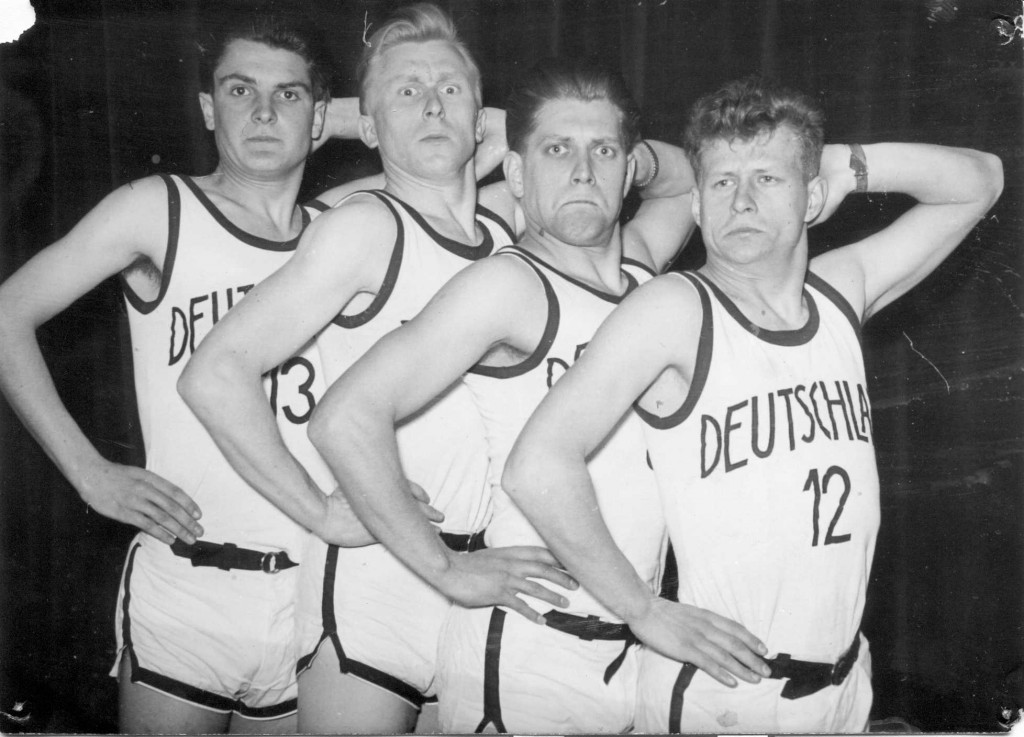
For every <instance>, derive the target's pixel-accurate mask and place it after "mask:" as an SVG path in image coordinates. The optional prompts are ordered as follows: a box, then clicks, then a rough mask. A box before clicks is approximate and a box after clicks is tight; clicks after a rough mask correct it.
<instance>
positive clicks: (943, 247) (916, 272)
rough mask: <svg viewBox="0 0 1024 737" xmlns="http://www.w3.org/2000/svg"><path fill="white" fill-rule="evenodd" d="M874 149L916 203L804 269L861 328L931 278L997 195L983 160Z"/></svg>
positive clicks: (896, 147) (933, 151) (992, 167)
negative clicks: (846, 305) (832, 291)
mask: <svg viewBox="0 0 1024 737" xmlns="http://www.w3.org/2000/svg"><path fill="white" fill-rule="evenodd" d="M883 146H884V147H886V148H884V149H883ZM876 148H877V149H878V150H879V151H881V152H884V153H887V154H889V158H891V159H893V160H894V161H897V162H898V164H899V166H898V173H899V176H900V180H901V181H908V182H911V185H905V186H906V187H907V191H908V193H910V194H913V191H912V190H911V189H910V187H911V186H913V187H916V188H918V189H919V190H920V192H921V193H920V195H919V199H920V200H923V201H919V203H918V204H916V205H915V206H913V207H912V208H910V210H908V211H907V212H906V213H904V214H903V215H902V216H901V217H899V218H898V219H897V220H896V221H895V222H893V223H892V224H891V225H889V226H888V227H887V228H885V229H884V230H882V231H880V232H878V233H875V234H874V235H871V236H869V237H868V238H865V239H863V240H861V241H859V242H857V243H853V244H850V245H848V246H844V247H842V248H837V249H834V250H832V251H829V252H827V253H824V254H822V255H821V256H818V257H817V258H815V259H814V260H813V261H812V262H811V268H812V269H813V270H814V271H815V272H816V273H818V274H820V275H821V276H822V277H823V278H825V279H826V280H827V281H829V282H830V283H831V284H833V286H835V287H836V288H837V289H839V290H840V291H841V292H842V293H843V295H844V296H845V297H846V298H847V299H848V300H849V301H850V304H851V305H852V306H853V308H854V310H856V311H857V312H858V313H859V314H861V315H863V319H865V320H866V319H867V318H868V317H870V316H871V315H873V314H874V313H876V312H878V311H879V310H880V309H882V308H883V307H885V306H886V305H888V304H890V303H891V302H893V301H894V300H896V299H898V298H899V297H901V296H902V295H904V294H906V293H907V292H908V291H909V290H910V289H912V288H913V287H914V286H916V285H917V284H918V283H920V282H921V281H922V280H923V279H924V278H925V277H926V276H928V274H930V273H931V272H932V271H934V270H935V268H936V267H937V266H938V265H939V264H940V263H941V262H942V261H943V260H944V259H945V258H946V257H947V256H948V255H949V254H950V253H951V252H952V251H953V249H954V248H956V246H957V245H958V244H959V243H960V242H961V241H962V240H963V239H964V238H965V237H966V236H967V234H968V233H969V232H970V231H971V229H972V228H974V226H975V225H976V224H977V223H978V221H979V220H980V219H981V217H983V216H984V214H985V213H986V212H987V211H988V209H989V208H990V207H991V206H992V204H993V203H994V202H995V200H996V198H997V197H998V196H999V192H1000V191H1001V189H1002V169H1001V165H1000V163H999V160H998V159H997V158H996V157H994V156H991V155H989V154H984V153H981V152H978V151H970V150H966V149H951V148H945V147H938V146H928V145H925V144H879V145H877V146H876ZM891 166H894V165H891ZM894 168H895V167H894ZM893 191H904V190H903V189H897V188H896V187H895V186H894V187H893Z"/></svg>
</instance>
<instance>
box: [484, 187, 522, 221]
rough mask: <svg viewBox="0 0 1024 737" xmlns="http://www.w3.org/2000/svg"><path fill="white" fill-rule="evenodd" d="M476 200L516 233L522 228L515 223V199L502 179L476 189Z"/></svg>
mask: <svg viewBox="0 0 1024 737" xmlns="http://www.w3.org/2000/svg"><path fill="white" fill-rule="evenodd" d="M476 201H477V202H478V203H479V204H480V205H482V206H484V207H486V208H487V209H488V210H490V211H491V212H493V213H495V214H496V215H498V216H500V217H501V219H502V220H504V221H505V222H506V223H508V225H509V226H510V227H511V228H512V229H513V230H514V231H515V232H516V233H521V232H522V228H521V227H520V225H519V224H518V223H516V200H515V198H514V197H513V196H512V192H511V191H509V188H508V183H507V182H505V181H504V180H503V181H500V182H495V183H494V184H488V185H487V186H486V187H481V188H480V189H479V190H478V191H477V195H476Z"/></svg>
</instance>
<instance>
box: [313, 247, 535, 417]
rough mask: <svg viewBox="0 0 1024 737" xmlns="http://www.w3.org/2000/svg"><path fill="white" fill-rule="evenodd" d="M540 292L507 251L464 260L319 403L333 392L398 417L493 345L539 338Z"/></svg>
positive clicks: (326, 405)
mask: <svg viewBox="0 0 1024 737" xmlns="http://www.w3.org/2000/svg"><path fill="white" fill-rule="evenodd" d="M538 292H539V294H538ZM543 294H544V292H543V287H542V286H541V284H540V282H539V281H538V280H537V278H536V277H535V276H533V275H532V274H531V273H529V272H528V267H526V266H525V265H522V264H518V263H515V262H514V261H513V259H511V258H506V257H497V258H489V259H484V260H483V261H479V262H477V263H475V264H473V265H471V266H469V267H468V268H466V269H464V270H463V271H461V272H460V273H458V274H456V275H455V277H453V278H452V279H451V281H449V282H448V283H447V284H446V285H445V286H444V287H442V288H441V290H440V291H439V292H438V293H437V294H436V295H435V296H434V298H433V299H432V300H431V301H430V302H429V303H428V304H427V306H426V307H424V308H423V310H422V311H421V312H420V313H419V314H418V315H417V316H416V317H414V318H413V319H412V320H410V321H409V322H407V323H405V324H404V325H403V326H401V327H400V328H398V329H396V330H394V331H392V332H391V333H389V334H388V335H386V336H384V337H383V338H382V339H381V340H380V341H378V342H377V343H376V345H374V346H373V348H371V349H370V350H369V351H368V352H367V353H366V354H365V355H364V356H363V357H362V358H361V359H360V360H359V361H357V362H356V363H355V364H354V365H353V366H352V367H351V368H350V369H349V370H348V371H347V372H345V374H344V375H343V376H342V377H341V378H340V379H339V380H338V381H337V382H335V384H334V386H332V387H331V389H330V390H329V392H328V396H326V397H325V398H324V401H323V402H322V403H321V407H322V410H321V411H323V412H330V411H331V410H330V409H328V408H329V407H330V405H331V404H332V403H333V402H332V395H337V397H336V399H337V401H339V402H340V401H342V400H343V401H344V402H346V403H347V402H357V403H360V404H373V405H374V406H376V407H378V408H381V410H382V411H385V412H388V413H389V414H391V416H392V419H394V420H395V421H400V420H401V419H403V418H405V417H407V416H409V415H411V414H413V413H415V412H417V411H418V410H420V409H421V408H423V407H424V406H426V405H427V404H428V403H429V402H430V401H432V400H433V399H434V398H435V397H437V396H438V395H439V394H441V393H442V392H443V391H444V390H445V389H446V388H447V387H449V386H450V385H451V384H452V383H454V382H455V381H458V380H459V379H460V377H461V376H462V375H463V374H464V373H465V372H466V371H467V370H469V369H470V368H472V367H473V366H474V365H475V364H477V363H478V362H479V361H480V359H481V358H483V357H484V356H485V355H486V354H487V353H488V352H489V351H490V350H491V349H492V348H493V347H494V346H497V345H502V344H507V345H512V346H513V347H515V348H524V349H526V348H525V345H524V344H527V343H529V340H530V335H531V334H532V333H536V338H537V340H539V336H540V335H541V334H542V333H543V327H544V322H545V317H546V310H545V309H544V307H545V305H544V298H543ZM531 347H532V346H531Z"/></svg>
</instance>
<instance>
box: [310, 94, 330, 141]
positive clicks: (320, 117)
mask: <svg viewBox="0 0 1024 737" xmlns="http://www.w3.org/2000/svg"><path fill="white" fill-rule="evenodd" d="M326 119H327V102H326V101H325V100H321V101H320V102H318V103H316V104H315V105H313V140H314V141H319V140H320V136H322V135H323V134H324V121H325V120H326Z"/></svg>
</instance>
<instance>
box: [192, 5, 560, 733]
mask: <svg viewBox="0 0 1024 737" xmlns="http://www.w3.org/2000/svg"><path fill="white" fill-rule="evenodd" d="M360 81H361V83H360V108H361V109H362V110H363V111H364V114H363V115H362V116H361V117H360V118H359V127H360V136H361V138H362V140H363V141H364V142H365V143H366V144H367V145H369V146H370V147H374V148H378V149H379V151H380V155H381V162H382V164H383V168H384V176H385V182H386V183H385V186H384V188H383V189H381V190H373V191H367V192H359V193H356V194H354V195H352V196H351V197H349V198H347V199H345V200H344V201H342V202H340V203H339V204H337V206H335V207H334V208H333V209H331V210H330V211H328V212H327V213H325V214H324V215H322V216H321V217H320V218H318V219H317V220H316V221H315V222H314V223H313V225H312V226H311V227H310V228H309V229H308V231H307V232H306V234H305V235H304V236H303V239H302V243H301V245H300V246H299V248H298V251H297V252H296V255H295V257H294V258H293V259H291V260H290V261H289V262H288V264H287V265H286V266H285V267H283V268H282V269H281V270H280V271H278V272H277V273H276V274H274V275H273V276H272V277H271V278H269V279H267V280H266V281H264V282H263V283H262V284H260V285H259V286H257V287H256V288H255V289H254V290H253V291H252V293H251V294H250V295H249V296H248V297H247V299H246V300H245V302H244V303H243V304H242V305H240V306H239V307H237V308H236V309H234V310H232V312H231V314H230V315H228V316H227V317H225V319H224V320H222V321H221V322H220V324H219V325H218V326H217V329H216V330H214V331H213V332H212V333H211V335H210V336H209V337H208V339H207V340H205V341H204V342H203V345H202V346H201V347H200V348H199V349H198V350H197V352H196V354H195V356H194V357H193V360H192V361H191V363H190V365H189V367H188V369H187V370H186V371H185V373H184V374H183V375H182V380H181V382H180V389H181V392H182V395H183V396H184V397H185V399H186V401H187V402H188V403H189V405H190V406H191V407H192V408H193V409H194V410H195V412H196V415H197V416H198V417H199V419H200V420H201V421H202V422H203V424H204V425H205V426H206V428H207V429H208V431H209V432H210V434H211V435H212V436H213V438H214V439H215V440H216V441H217V443H218V445H219V446H220V447H221V448H222V449H223V451H224V453H225V455H226V456H227V457H228V458H229V459H230V460H231V462H232V464H233V465H234V467H235V468H236V469H237V471H238V472H239V473H240V474H241V475H242V477H243V478H245V479H247V480H248V481H249V482H250V483H251V484H252V485H253V487H254V488H256V489H257V490H259V491H260V492H261V493H262V494H263V495H264V496H266V497H267V498H268V499H271V500H273V501H274V503H275V504H277V505H278V506H279V507H280V508H282V509H284V510H285V511H287V512H288V514H289V515H290V516H291V517H292V518H293V519H294V520H296V521H297V522H298V523H299V524H300V525H302V526H303V527H306V528H308V529H310V530H312V531H313V532H314V533H315V534H316V535H317V536H318V539H316V540H313V541H312V542H311V543H310V545H309V547H308V549H307V550H306V553H305V555H304V557H303V566H302V572H301V575H302V581H301V583H300V595H299V604H298V606H299V615H298V624H297V629H298V632H297V640H298V643H299V644H298V647H299V649H300V653H301V655H302V657H301V660H300V663H299V668H300V677H299V686H300V694H299V728H300V730H301V731H303V732H314V733H315V732H321V733H325V732H345V733H351V732H371V733H373V732H406V731H409V730H411V729H412V727H413V725H414V724H415V721H416V718H417V713H418V712H419V711H420V708H421V706H422V705H423V704H424V703H425V702H426V701H427V700H428V699H429V697H430V696H431V694H432V691H433V681H434V673H435V660H436V643H437V635H438V632H439V630H440V627H441V624H442V622H443V621H444V619H445V617H446V616H447V613H448V610H449V609H450V607H451V602H450V600H449V599H448V596H449V595H452V594H457V593H458V592H453V591H451V590H447V589H442V590H441V591H437V590H435V589H433V588H432V587H430V586H429V585H427V584H426V583H424V581H423V580H422V579H420V578H419V577H418V576H417V575H416V574H415V573H414V572H413V571H411V570H409V569H408V568H406V567H405V565H403V563H402V562H401V561H399V560H397V559H396V558H395V557H394V556H393V555H392V554H391V553H390V552H389V551H388V550H387V548H385V547H383V546H381V545H376V544H371V543H373V542H375V541H374V540H373V538H371V537H367V536H365V535H362V536H355V537H353V538H347V539H339V538H337V537H335V536H333V535H331V534H329V533H330V529H329V526H328V525H326V524H325V523H326V522H329V521H330V517H331V510H332V509H334V508H340V507H344V506H345V496H344V495H342V494H338V493H333V494H331V493H329V492H331V491H332V490H333V489H334V483H333V481H332V482H330V483H328V484H325V483H324V482H322V481H321V480H319V479H316V478H312V477H310V475H309V474H308V473H306V471H305V470H304V468H303V464H302V462H301V460H300V459H297V458H295V457H294V456H293V455H292V454H291V453H289V450H288V447H287V446H286V444H285V443H284V442H283V441H282V437H281V433H280V432H279V430H278V427H277V426H276V425H275V424H274V423H273V421H272V417H271V413H270V411H269V410H268V407H267V403H266V399H265V397H264V396H263V395H262V393H261V392H260V390H259V383H260V377H261V376H262V375H263V374H264V373H265V372H266V371H268V370H270V369H271V368H272V367H273V366H275V365H277V364H278V363H279V362H280V361H282V360H285V359H286V358H287V357H288V356H290V355H291V354H292V353H294V352H295V351H296V350H297V349H299V348H300V347H301V346H303V345H305V344H306V343H308V342H309V341H310V340H311V339H312V338H314V337H316V339H317V346H318V352H319V354H320V357H321V360H322V362H323V367H324V373H325V376H326V378H327V379H328V380H329V381H330V380H333V379H334V378H336V377H337V376H339V375H340V374H341V373H342V372H344V371H345V369H347V368H348V367H349V366H350V365H351V364H352V363H353V362H354V361H355V360H356V359H358V358H359V357H360V356H361V355H362V354H363V353H364V352H365V351H366V350H367V349H368V348H369V347H370V346H371V345H373V343H374V342H376V341H377V340H378V339H379V338H380V337H381V336H382V335H384V334H385V333H387V332H389V331H391V330H392V329H394V328H396V327H398V326H399V325H400V324H401V323H402V322H404V321H405V320H408V319H410V318H412V317H413V316H415V315H416V313H417V312H419V311H420V309H422V307H423V305H425V304H426V303H427V301H428V300H429V299H430V297H431V296H433V294H434V293H435V292H436V291H437V289H438V288H439V287H440V286H441V285H443V284H444V283H445V282H446V281H447V280H448V279H449V278H450V277H451V276H452V275H453V274H455V273H456V272H457V271H459V270H460V269H462V268H463V267H465V266H466V265H467V264H469V263H472V262H474V261H477V260H480V259H482V258H483V257H485V256H487V255H489V254H490V253H491V252H492V251H493V250H494V249H496V248H499V247H501V246H502V245H505V244H507V243H510V242H511V241H512V238H513V231H512V228H511V227H510V225H509V223H512V222H514V220H515V215H514V207H513V203H512V201H511V198H510V197H509V196H508V194H507V190H506V189H505V187H504V186H503V185H497V186H492V187H490V188H487V189H485V190H483V191H481V192H480V193H479V196H478V192H477V187H476V177H475V173H474V169H473V165H472V164H473V155H474V150H475V148H476V146H477V144H478V143H479V142H480V141H481V139H482V138H483V136H484V134H485V124H486V121H485V115H484V112H483V110H482V109H481V100H480V79H479V73H478V72H477V69H476V66H475V64H473V63H472V60H471V59H470V58H469V55H468V53H467V52H466V50H465V48H464V47H463V45H462V44H461V42H460V41H459V39H458V36H457V34H456V31H455V27H454V24H453V23H452V21H451V19H450V18H449V17H448V16H447V15H445V14H444V13H443V12H442V11H441V10H440V9H438V8H437V7H436V6H433V5H427V4H421V5H414V6H410V7H407V8H402V9H400V10H399V11H398V12H397V13H396V14H395V15H394V16H393V17H392V18H391V19H390V20H388V21H387V22H385V23H383V24H382V25H381V26H380V27H379V28H378V29H377V31H376V32H375V33H374V34H373V35H372V36H371V37H370V38H369V39H368V42H367V46H366V48H365V49H364V54H363V59H362V61H361V63H360ZM478 201H479V203H480V204H478ZM395 442H396V443H397V447H398V449H400V451H399V450H396V452H401V457H402V468H401V473H402V479H403V480H402V490H401V493H402V494H403V495H405V496H403V498H408V499H410V500H412V499H413V497H411V496H408V494H409V490H410V489H414V490H415V489H419V488H422V489H423V490H425V492H426V493H427V494H428V496H429V499H430V500H431V503H432V504H433V506H434V507H436V508H437V509H438V510H440V512H441V513H442V514H443V522H442V520H441V518H440V517H439V516H436V515H435V516H433V517H432V519H433V521H437V522H441V525H440V526H441V534H440V535H439V534H438V531H437V530H436V529H435V528H431V534H432V535H433V537H434V538H435V539H436V541H437V542H438V543H439V544H442V541H443V545H442V548H443V550H445V551H448V552H449V553H450V556H451V557H450V560H451V562H452V565H453V566H455V567H457V568H458V569H459V570H461V571H463V572H465V574H466V575H467V576H468V577H469V578H470V580H472V581H473V582H474V583H476V584H477V585H478V586H479V585H484V586H486V587H488V591H489V592H490V593H489V596H491V597H508V598H512V597H514V595H515V593H516V592H518V591H520V590H521V589H522V588H523V587H533V586H536V584H534V583H532V582H531V581H530V580H528V579H531V578H548V579H552V580H554V581H555V582H558V583H562V584H565V585H569V584H570V579H569V577H568V576H566V575H565V574H564V573H562V572H561V571H559V570H557V569H556V568H555V567H554V566H555V564H556V561H555V560H554V558H552V557H551V555H550V554H549V553H548V552H547V551H546V550H543V549H540V548H532V549H531V548H526V547H518V548H514V549H505V550H501V551H477V552H473V553H472V554H471V555H465V554H463V553H465V552H466V551H469V550H476V548H477V547H478V541H479V537H480V535H479V532H480V530H481V529H482V528H483V526H484V525H485V524H486V522H487V519H488V517H489V513H490V506H489V501H488V498H487V495H486V493H485V491H486V481H485V476H486V470H487V456H486V448H485V446H484V437H483V428H482V426H481V423H480V418H479V414H478V413H477V411H476V408H475V407H474V406H473V404H472V401H471V399H470V397H469V394H468V392H467V390H466V389H465V388H464V387H461V386H458V387H454V388H453V390H452V391H450V392H448V393H446V394H445V396H444V397H443V398H441V399H440V400H439V401H438V402H435V403H434V404H433V405H432V406H431V407H430V408H429V409H428V410H426V411H424V412H422V413H420V415H418V416H417V417H416V418H415V419H414V420H411V421H409V422H407V423H405V424H404V425H403V427H402V429H401V431H400V433H399V435H398V438H397V440H395ZM406 479H407V480H406ZM328 543H330V544H328ZM342 543H343V544H345V545H347V546H350V547H339V544H342ZM356 546H360V547H356ZM549 597H550V598H551V599H552V600H553V601H558V600H559V597H558V596H557V595H556V594H549Z"/></svg>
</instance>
